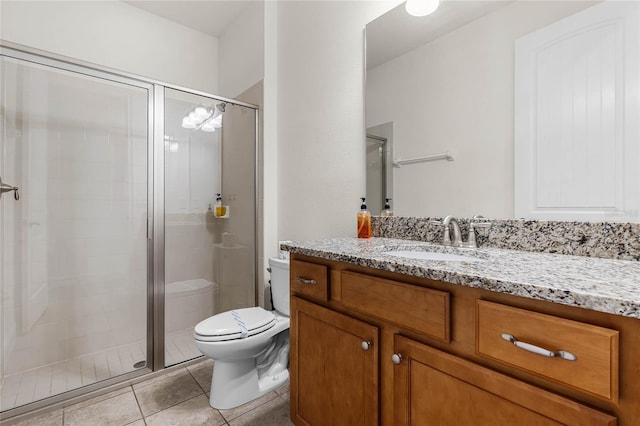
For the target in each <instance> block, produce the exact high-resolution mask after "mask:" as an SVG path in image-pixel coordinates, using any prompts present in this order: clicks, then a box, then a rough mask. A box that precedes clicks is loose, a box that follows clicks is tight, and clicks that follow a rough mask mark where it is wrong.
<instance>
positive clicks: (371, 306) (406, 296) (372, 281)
mask: <svg viewBox="0 0 640 426" xmlns="http://www.w3.org/2000/svg"><path fill="white" fill-rule="evenodd" d="M331 298H332V299H336V301H339V302H341V303H342V304H343V305H344V306H346V307H348V308H350V309H352V310H354V311H357V312H361V313H364V314H368V315H371V316H373V317H377V318H380V319H382V320H385V321H388V322H390V323H392V324H396V325H398V326H401V327H403V328H406V329H408V330H412V331H415V332H417V333H421V334H426V335H428V336H431V337H435V338H437V339H440V340H444V341H447V342H448V341H449V330H450V325H449V324H450V323H449V321H450V319H449V317H450V315H449V293H447V292H444V291H438V290H431V289H428V288H423V287H418V286H415V285H412V284H406V283H402V282H398V281H392V280H385V279H382V278H375V277H371V276H368V275H364V274H358V273H356V272H348V271H342V273H341V275H340V285H336V286H335V288H332V293H331Z"/></svg>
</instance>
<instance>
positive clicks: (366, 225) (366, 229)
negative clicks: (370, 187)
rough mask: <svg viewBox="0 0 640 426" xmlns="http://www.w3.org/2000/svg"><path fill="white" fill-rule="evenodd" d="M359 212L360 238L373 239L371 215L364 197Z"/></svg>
mask: <svg viewBox="0 0 640 426" xmlns="http://www.w3.org/2000/svg"><path fill="white" fill-rule="evenodd" d="M361 199H362V205H361V206H360V211H359V212H358V238H371V213H369V211H368V210H367V205H366V204H365V199H364V197H361Z"/></svg>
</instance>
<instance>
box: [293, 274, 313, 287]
mask: <svg viewBox="0 0 640 426" xmlns="http://www.w3.org/2000/svg"><path fill="white" fill-rule="evenodd" d="M296 281H298V282H299V283H300V284H307V285H316V284H318V281H316V280H308V279H306V278H302V277H301V276H297V277H296Z"/></svg>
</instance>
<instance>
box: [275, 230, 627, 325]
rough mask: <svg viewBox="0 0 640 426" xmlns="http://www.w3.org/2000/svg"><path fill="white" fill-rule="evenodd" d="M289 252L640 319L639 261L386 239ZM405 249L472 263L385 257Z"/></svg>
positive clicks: (305, 244) (297, 246) (331, 242)
mask: <svg viewBox="0 0 640 426" xmlns="http://www.w3.org/2000/svg"><path fill="white" fill-rule="evenodd" d="M281 248H282V249H283V250H287V251H289V252H291V253H298V254H302V255H307V256H314V257H319V258H322V259H327V260H334V261H338V262H345V263H351V264H354V265H358V266H364V267H368V268H373V269H379V270H383V271H390V272H396V273H400V274H406V275H411V276H416V277H424V278H429V279H433V280H439V281H445V282H449V283H453V284H459V285H464V286H468V287H475V288H481V289H485V290H490V291H496V292H500V293H505V294H511V295H515V296H521V297H527V298H531V299H537V300H544V301H548V302H555V303H560V304H564V305H569V306H576V307H580V308H586V309H592V310H595V311H601V312H606V313H611V314H615V315H622V316H626V317H632V318H640V262H637V261H627V260H614V259H600V258H594V257H584V256H568V255H560V254H550V253H532V252H525V251H517V250H502V249H495V248H480V249H463V248H453V247H445V246H442V245H438V244H432V243H426V242H420V241H410V240H399V239H390V238H370V239H358V238H335V239H326V240H314V241H301V242H283V243H281ZM394 250H395V251H398V250H403V251H404V250H411V251H432V252H441V253H451V254H459V255H465V256H471V257H474V258H477V259H478V261H433V260H419V259H408V258H403V257H395V256H392V255H389V254H385V252H388V251H394Z"/></svg>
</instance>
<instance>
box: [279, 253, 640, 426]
mask: <svg viewBox="0 0 640 426" xmlns="http://www.w3.org/2000/svg"><path fill="white" fill-rule="evenodd" d="M290 283H291V368H290V372H291V393H290V395H291V420H292V421H293V422H294V423H295V424H296V425H312V426H322V425H338V424H345V425H378V424H382V425H388V426H399V425H439V426H440V425H456V426H457V425H464V424H473V425H478V426H500V425H513V424H518V425H556V424H564V425H576V426H577V425H579V426H583V425H594V426H595V425H598V426H601V425H620V426H625V425H635V424H637V419H638V418H640V384H639V383H640V365H639V364H638V363H637V360H636V358H635V357H636V355H635V354H636V353H640V339H638V338H637V336H640V321H638V320H634V319H631V318H625V317H621V316H616V315H610V314H604V313H599V312H595V311H587V310H584V309H578V308H573V307H566V306H561V305H558V304H554V303H549V302H542V301H537V300H531V299H524V298H521V297H516V296H510V295H505V294H501V293H496V292H489V291H486V290H481V289H475V288H470V287H465V286H461V285H454V284H450V283H445V282H440V281H434V280H429V279H426V278H418V277H412V276H407V275H400V274H395V273H392V272H386V271H380V270H376V269H371V268H366V267H360V266H356V265H351V264H346V263H342V262H336V261H330V260H325V259H320V258H315V257H310V256H303V255H300V254H292V255H291V277H290ZM502 333H511V334H512V335H513V336H514V338H519V339H520V338H521V339H522V340H523V341H525V342H526V341H528V343H530V344H537V345H540V346H541V347H543V348H545V347H546V348H547V349H549V350H552V351H554V352H555V351H559V350H567V351H573V352H574V355H576V356H577V360H578V361H577V362H576V361H569V360H566V359H562V358H560V357H556V359H550V358H549V357H545V356H541V355H539V354H533V353H531V352H527V351H524V350H522V349H521V348H518V347H516V346H515V345H514V344H513V341H510V340H507V339H504V338H502V337H501V334H502ZM623 373H626V375H625V374H623Z"/></svg>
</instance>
